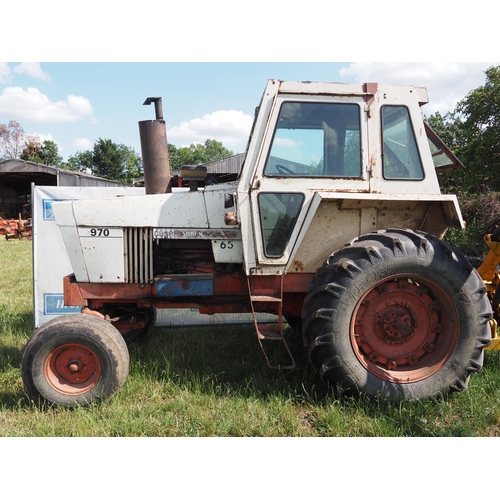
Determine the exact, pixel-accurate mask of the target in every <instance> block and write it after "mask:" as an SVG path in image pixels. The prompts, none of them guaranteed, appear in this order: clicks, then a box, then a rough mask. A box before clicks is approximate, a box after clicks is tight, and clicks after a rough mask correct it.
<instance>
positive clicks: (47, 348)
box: [21, 314, 130, 407]
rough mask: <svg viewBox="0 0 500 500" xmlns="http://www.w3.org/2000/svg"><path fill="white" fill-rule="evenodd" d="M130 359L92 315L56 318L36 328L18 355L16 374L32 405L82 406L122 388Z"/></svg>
mask: <svg viewBox="0 0 500 500" xmlns="http://www.w3.org/2000/svg"><path fill="white" fill-rule="evenodd" d="M129 363H130V360H129V354H128V350H127V346H126V344H125V341H124V340H123V338H122V336H121V335H120V333H119V332H118V331H117V330H116V329H115V328H114V327H113V326H111V325H110V324H109V323H108V322H106V321H105V320H103V319H100V318H97V317H95V316H89V315H85V314H71V315H67V316H60V317H57V318H55V319H53V320H52V321H49V322H48V323H45V324H44V325H42V326H41V327H40V328H38V329H37V330H36V331H35V333H34V334H33V335H32V336H31V338H30V339H29V341H28V343H27V344H26V347H25V349H24V352H23V357H22V361H21V373H22V377H23V382H24V385H25V388H26V391H27V393H28V394H29V395H30V396H31V398H33V399H34V400H44V401H48V402H50V403H55V404H58V405H61V406H67V407H72V406H84V405H87V404H89V403H91V402H93V401H96V400H102V399H107V398H109V397H110V396H112V395H113V394H114V393H115V392H117V391H118V390H119V389H120V388H121V387H122V386H123V384H124V383H125V380H126V378H127V375H128V371H129Z"/></svg>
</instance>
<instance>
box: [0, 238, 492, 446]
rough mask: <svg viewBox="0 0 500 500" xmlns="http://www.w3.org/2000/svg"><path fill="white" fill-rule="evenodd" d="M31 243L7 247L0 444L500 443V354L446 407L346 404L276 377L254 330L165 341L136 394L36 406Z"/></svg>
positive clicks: (293, 337) (0, 323)
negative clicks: (27, 361) (47, 439)
mask: <svg viewBox="0 0 500 500" xmlns="http://www.w3.org/2000/svg"><path fill="white" fill-rule="evenodd" d="M32 302H33V300H32V271H31V242H27V241H18V240H9V241H6V240H5V239H4V238H0V436H3V437H17V436H25V437H41V436H61V437H62V436H66V437H71V436H82V437H88V436H101V437H107V436H148V437H163V436H177V437H181V436H238V437H241V436H267V437H282V436H287V437H292V436H301V437H318V436H342V437H352V436H356V437H372V436H385V437H416V436H426V437H433V436H442V437H445V436H446V437H452V436H478V437H479V436H500V403H499V401H500V384H499V379H500V353H499V352H487V353H485V366H484V369H483V370H482V371H481V372H480V373H479V374H474V375H473V376H472V377H471V380H470V383H469V387H468V389H467V390H466V391H465V392H464V393H461V394H454V395H453V396H451V397H450V398H447V399H446V400H444V401H424V402H415V403H400V404H395V403H387V402H378V403H377V402H371V401H367V400H364V399H363V398H360V399H337V398H335V397H334V396H333V394H331V392H329V391H328V390H327V389H326V388H325V387H324V386H323V385H322V384H321V383H319V382H318V381H317V380H316V379H315V377H314V376H313V374H312V373H311V371H310V370H309V367H308V365H307V360H306V358H305V355H304V352H303V349H302V346H301V343H300V339H299V334H298V332H296V331H294V330H290V331H289V332H288V336H289V338H290V342H291V347H292V350H293V352H294V354H295V356H296V359H297V360H298V368H297V369H296V370H293V371H290V372H280V371H278V370H270V369H269V368H267V366H266V364H265V362H264V359H263V356H262V353H261V352H260V349H259V347H258V344H257V340H256V338H255V335H254V332H253V328H252V327H250V326H229V325H221V326H220V327H217V328H215V327H197V328H188V327H185V328H177V329H162V328H157V329H155V330H154V331H153V333H152V335H151V337H150V338H149V340H148V341H147V342H145V343H144V344H141V345H133V346H131V348H130V356H131V367H130V374H129V377H128V379H127V382H126V384H125V386H124V388H123V389H122V391H121V392H119V393H118V394H117V395H115V396H114V397H113V398H112V399H111V400H109V401H107V402H104V403H102V404H100V405H97V404H96V405H91V406H90V407H87V408H76V409H65V408H59V407H49V408H40V407H38V406H37V405H35V404H34V403H33V402H32V401H31V400H30V399H29V398H28V396H27V395H26V394H25V392H24V388H23V384H22V380H21V369H20V362H21V354H22V349H23V347H24V345H25V343H26V341H27V340H28V338H29V336H30V335H31V333H32V328H33V305H32Z"/></svg>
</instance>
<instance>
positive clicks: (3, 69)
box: [0, 62, 12, 83]
mask: <svg viewBox="0 0 500 500" xmlns="http://www.w3.org/2000/svg"><path fill="white" fill-rule="evenodd" d="M11 73H12V70H11V69H10V68H9V65H8V64H7V63H4V62H0V83H6V82H8V81H9V80H10V79H11V78H12V76H11Z"/></svg>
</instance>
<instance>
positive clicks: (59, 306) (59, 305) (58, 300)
mask: <svg viewBox="0 0 500 500" xmlns="http://www.w3.org/2000/svg"><path fill="white" fill-rule="evenodd" d="M81 310H82V308H81V307H79V306H65V305H64V294H62V293H44V294H43V314H45V315H55V316H59V315H61V314H70V313H79V312H80V311H81Z"/></svg>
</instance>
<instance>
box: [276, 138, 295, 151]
mask: <svg viewBox="0 0 500 500" xmlns="http://www.w3.org/2000/svg"><path fill="white" fill-rule="evenodd" d="M274 144H275V145H276V146H279V147H281V148H287V149H288V148H296V147H297V146H298V144H297V142H296V141H294V140H293V139H287V138H285V137H276V138H275V139H274Z"/></svg>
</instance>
